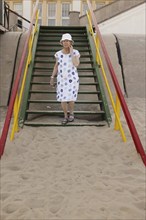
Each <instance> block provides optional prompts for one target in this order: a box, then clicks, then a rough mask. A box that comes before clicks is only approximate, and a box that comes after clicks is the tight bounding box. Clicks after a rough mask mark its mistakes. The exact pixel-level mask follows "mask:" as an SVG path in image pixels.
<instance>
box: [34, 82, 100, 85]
mask: <svg viewBox="0 0 146 220" xmlns="http://www.w3.org/2000/svg"><path fill="white" fill-rule="evenodd" d="M31 84H34V85H48V84H49V82H31ZM80 85H98V83H97V82H94V83H83V82H80Z"/></svg>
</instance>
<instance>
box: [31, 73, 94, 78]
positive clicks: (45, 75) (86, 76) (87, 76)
mask: <svg viewBox="0 0 146 220" xmlns="http://www.w3.org/2000/svg"><path fill="white" fill-rule="evenodd" d="M32 76H33V77H50V76H51V74H32ZM79 77H81V78H93V77H96V75H95V74H92V75H91V74H88V75H80V74H79Z"/></svg>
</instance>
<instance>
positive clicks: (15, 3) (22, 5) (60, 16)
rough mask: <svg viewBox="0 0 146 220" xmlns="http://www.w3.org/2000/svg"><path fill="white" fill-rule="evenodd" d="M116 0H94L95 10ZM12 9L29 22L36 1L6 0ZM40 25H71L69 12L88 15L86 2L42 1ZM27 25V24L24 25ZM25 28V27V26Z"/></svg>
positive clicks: (79, 0) (80, 0)
mask: <svg viewBox="0 0 146 220" xmlns="http://www.w3.org/2000/svg"><path fill="white" fill-rule="evenodd" d="M113 1H115V0H92V1H91V3H92V7H93V9H94V10H95V9H98V8H100V7H103V6H105V5H106V4H109V3H111V2H113ZM6 2H7V3H8V4H9V6H10V9H12V10H14V11H16V12H17V13H18V14H20V15H22V16H23V17H25V18H26V19H28V20H31V15H32V11H33V7H34V4H35V1H34V0H6ZM39 9H40V13H39V23H40V24H41V25H49V26H54V25H55V26H61V25H63V26H67V25H69V12H70V11H77V12H79V16H82V15H84V14H85V13H86V9H87V2H86V0H40V2H39ZM24 24H25V23H24ZM24 27H25V25H24Z"/></svg>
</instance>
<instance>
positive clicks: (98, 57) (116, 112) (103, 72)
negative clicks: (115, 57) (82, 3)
mask: <svg viewBox="0 0 146 220" xmlns="http://www.w3.org/2000/svg"><path fill="white" fill-rule="evenodd" d="M87 18H88V22H89V32H90V33H91V35H92V37H93V40H94V44H95V48H96V53H97V57H96V60H97V62H98V65H100V67H101V71H102V75H103V78H104V81H105V84H106V88H107V91H108V94H109V98H110V100H111V104H112V107H113V110H114V112H115V116H116V119H117V124H118V128H119V130H120V132H121V136H122V139H123V141H124V142H126V136H125V133H124V131H123V127H122V124H121V121H120V117H119V114H118V111H117V108H116V105H115V103H114V99H113V95H112V92H111V90H110V86H109V83H108V80H107V77H106V73H105V70H104V67H103V62H102V59H101V55H100V51H99V40H98V39H97V38H96V39H95V35H94V32H93V28H92V23H91V17H90V14H89V12H88V11H87ZM116 128H117V126H116ZM116 130H117V129H116Z"/></svg>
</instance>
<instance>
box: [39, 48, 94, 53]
mask: <svg viewBox="0 0 146 220" xmlns="http://www.w3.org/2000/svg"><path fill="white" fill-rule="evenodd" d="M58 47H59V46H58ZM61 48H62V47H61V46H60V49H61ZM76 49H77V48H76ZM57 51H58V49H56V48H54V50H53V51H48V49H46V48H43V49H40V48H37V49H36V52H37V53H38V52H48V53H49V54H50V53H51V54H55V53H56V52H57ZM85 52H86V53H87V52H88V53H90V52H91V50H90V48H88V49H86V48H85V49H83V48H82V49H81V48H80V53H85Z"/></svg>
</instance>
